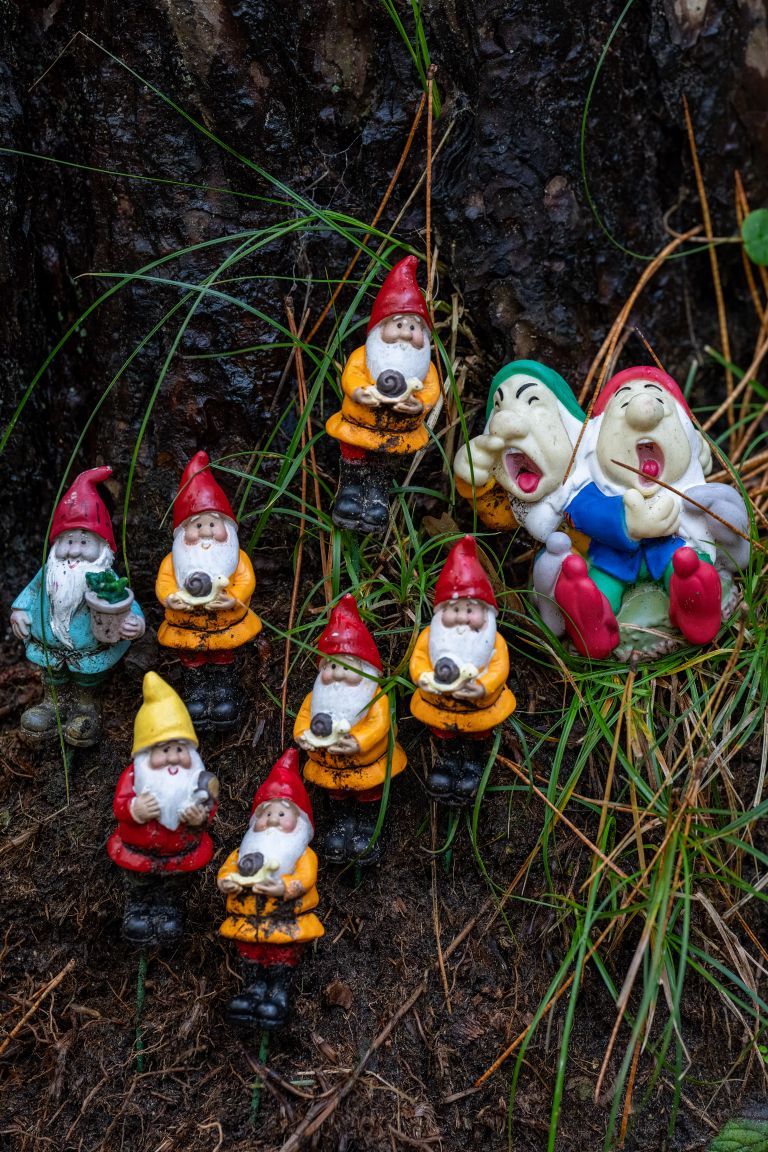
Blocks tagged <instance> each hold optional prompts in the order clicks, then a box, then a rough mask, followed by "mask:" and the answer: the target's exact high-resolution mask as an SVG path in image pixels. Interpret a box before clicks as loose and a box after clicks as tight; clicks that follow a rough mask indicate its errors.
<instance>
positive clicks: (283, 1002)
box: [257, 964, 293, 1030]
mask: <svg viewBox="0 0 768 1152" xmlns="http://www.w3.org/2000/svg"><path fill="white" fill-rule="evenodd" d="M268 977H269V979H268V985H267V994H266V996H265V997H264V999H263V1001H262V1002H261V1004H260V1005H259V1007H258V1010H257V1015H258V1020H259V1024H260V1025H261V1027H262V1028H265V1029H268V1030H269V1029H273V1028H281V1027H282V1026H283V1024H285V1022H286V1021H287V1019H288V1014H289V1011H290V1003H291V985H292V984H293V968H292V967H291V966H290V965H288V964H275V965H273V966H272V967H270V968H269V970H268Z"/></svg>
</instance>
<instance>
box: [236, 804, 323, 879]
mask: <svg viewBox="0 0 768 1152" xmlns="http://www.w3.org/2000/svg"><path fill="white" fill-rule="evenodd" d="M252 820H253V817H251V821H252ZM311 839H312V825H311V824H310V823H309V820H308V819H307V817H306V816H304V815H303V814H302V815H301V816H300V817H299V822H298V824H297V825H296V827H295V828H294V830H293V832H283V831H282V830H281V829H280V828H265V829H264V831H263V832H254V830H253V827H252V826H251V824H250V823H249V825H248V830H247V831H246V833H245V836H243V839H242V840H241V842H240V848H239V850H238V853H237V858H238V860H241V859H242V858H243V856H249V855H250V854H251V853H252V852H261V854H262V856H263V857H264V863H265V864H266V863H268V862H269V861H271V860H276V861H277V864H278V871H277V873H276V875H278V876H289V875H290V874H291V872H293V870H294V868H295V867H296V864H297V863H298V861H299V858H300V857H301V855H302V853H303V852H304V851H305V849H306V847H307V845H308V844H309V842H310V840H311Z"/></svg>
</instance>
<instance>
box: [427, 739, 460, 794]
mask: <svg viewBox="0 0 768 1152" xmlns="http://www.w3.org/2000/svg"><path fill="white" fill-rule="evenodd" d="M432 747H433V753H434V767H433V768H432V771H431V772H430V773H429V775H428V776H427V779H426V782H425V789H426V793H427V795H428V796H429V797H430V799H432V800H436V801H437V802H438V803H440V804H450V803H452V796H453V786H454V782H455V780H456V774H457V773H458V771H459V755H458V751H457V748H456V747H455V741H453V740H440V741H439V743H438V742H437V741H434V742H433V745H432Z"/></svg>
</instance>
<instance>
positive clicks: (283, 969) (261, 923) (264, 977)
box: [217, 748, 324, 1029]
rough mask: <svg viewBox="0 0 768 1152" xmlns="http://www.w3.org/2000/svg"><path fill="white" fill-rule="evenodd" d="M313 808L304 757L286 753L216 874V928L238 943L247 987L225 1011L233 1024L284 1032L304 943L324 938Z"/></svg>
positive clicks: (264, 786)
mask: <svg viewBox="0 0 768 1152" xmlns="http://www.w3.org/2000/svg"><path fill="white" fill-rule="evenodd" d="M313 833H314V824H313V820H312V805H311V804H310V802H309V797H308V796H307V792H306V789H305V787H304V785H303V784H302V782H301V777H300V776H299V754H298V752H297V751H296V749H295V748H292V749H290V751H288V752H284V753H283V755H282V756H281V757H280V759H279V760H278V761H277V763H276V764H275V766H274V767H273V769H272V771H271V772H270V774H269V776H268V777H267V779H266V780H265V781H264V783H263V784H261V785H260V786H259V788H258V789H257V791H256V795H255V796H254V798H253V805H252V808H251V817H250V820H249V821H248V828H247V830H246V833H245V835H244V836H243V839H242V841H241V843H240V847H239V848H236V849H235V850H234V852H232V853H231V854H230V855H229V856H228V857H227V860H226V862H225V863H224V864H223V866H222V867H221V869H220V871H219V876H218V880H217V883H218V886H219V891H220V892H223V893H224V895H225V896H226V897H227V912H228V913H229V915H228V916H227V919H226V920H225V921H224V923H223V924H222V925H221V927H220V928H219V932H220V933H221V935H222V936H225V937H226V938H227V939H229V940H234V942H235V946H236V948H237V951H238V954H239V956H240V959H241V961H242V963H243V967H244V971H245V987H244V988H243V990H242V991H241V992H240V993H239V994H238V995H237V996H235V997H233V999H232V1000H230V1002H229V1004H228V1005H227V1015H228V1017H229V1019H230V1021H232V1023H235V1024H247V1025H252V1026H254V1027H257V1028H266V1029H271V1028H279V1027H281V1025H283V1024H284V1023H285V1022H286V1020H287V1018H288V1016H289V1013H290V992H291V984H292V981H293V976H294V972H295V969H296V966H297V964H298V963H299V961H300V959H301V956H302V954H303V952H304V951H305V949H306V947H307V944H309V943H311V941H312V940H317V939H318V937H320V936H322V935H323V934H324V932H323V926H322V924H321V923H320V921H319V920H318V918H317V916H316V915H315V913H314V911H313V909H314V908H316V907H317V903H318V896H317V889H316V887H315V882H316V880H317V856H316V855H315V853H314V852H313V851H312V849H311V848H310V847H309V843H310V841H311V839H312V836H313Z"/></svg>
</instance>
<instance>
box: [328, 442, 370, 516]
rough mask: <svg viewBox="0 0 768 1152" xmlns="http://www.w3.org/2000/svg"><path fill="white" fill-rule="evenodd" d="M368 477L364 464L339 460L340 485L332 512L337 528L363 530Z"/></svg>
mask: <svg viewBox="0 0 768 1152" xmlns="http://www.w3.org/2000/svg"><path fill="white" fill-rule="evenodd" d="M367 479H368V470H367V468H366V467H365V465H364V464H362V463H352V461H350V460H343V459H342V460H341V461H340V462H339V487H338V490H337V492H336V499H335V500H334V503H333V511H332V513H331V518H332V520H333V522H334V524H335V525H336V527H337V528H346V529H347V530H348V531H351V532H361V531H363V509H364V506H365V490H366V485H367Z"/></svg>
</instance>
